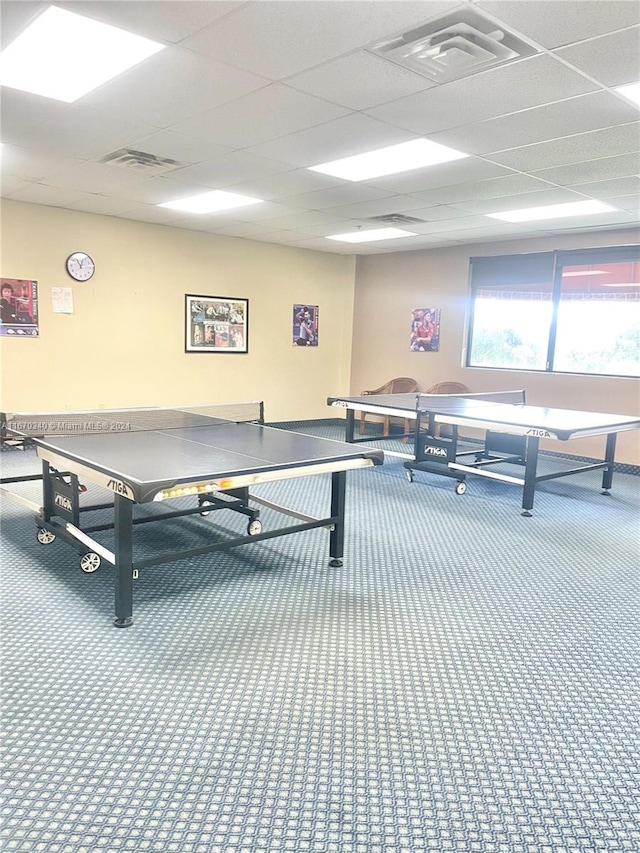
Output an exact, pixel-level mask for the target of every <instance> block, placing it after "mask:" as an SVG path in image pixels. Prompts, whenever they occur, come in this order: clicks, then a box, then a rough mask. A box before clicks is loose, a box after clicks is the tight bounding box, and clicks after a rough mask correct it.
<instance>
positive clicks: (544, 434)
mask: <svg viewBox="0 0 640 853" xmlns="http://www.w3.org/2000/svg"><path fill="white" fill-rule="evenodd" d="M527 435H532V436H534V437H535V438H551V433H550V432H549V430H546V429H536V428H535V427H532V428H531V429H528V430H527Z"/></svg>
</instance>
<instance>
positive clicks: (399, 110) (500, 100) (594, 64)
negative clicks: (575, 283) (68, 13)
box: [0, 0, 640, 255]
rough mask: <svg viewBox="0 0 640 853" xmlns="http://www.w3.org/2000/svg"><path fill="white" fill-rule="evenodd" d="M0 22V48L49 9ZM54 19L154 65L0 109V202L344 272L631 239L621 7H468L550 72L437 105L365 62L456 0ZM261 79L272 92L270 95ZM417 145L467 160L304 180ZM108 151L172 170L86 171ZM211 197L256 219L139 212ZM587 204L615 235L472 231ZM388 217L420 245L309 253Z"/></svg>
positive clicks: (335, 246) (497, 75)
mask: <svg viewBox="0 0 640 853" xmlns="http://www.w3.org/2000/svg"><path fill="white" fill-rule="evenodd" d="M0 3H1V11H2V38H3V43H6V41H7V39H8V38H10V37H15V35H16V34H17V33H18V32H20V30H21V29H22V28H23V27H24V26H25V25H26V22H27V21H28V20H29V19H30V17H32V16H33V15H34V14H35V13H36V12H38V11H41V10H43V9H44V8H45V5H48V4H44V3H39V2H31V0H20V2H17V3H16V2H13V0H0ZM60 5H64V6H65V7H67V8H71V9H73V10H75V11H76V12H78V11H81V12H83V13H86V14H87V15H89V16H91V17H93V18H96V19H98V20H103V21H106V22H108V23H111V24H114V25H116V26H122V27H124V28H125V29H129V30H132V31H135V32H138V33H140V34H141V35H145V36H147V37H149V38H156V39H159V40H161V41H163V42H167V43H168V44H169V45H170V46H169V47H167V48H166V49H165V50H163V51H161V53H159V54H158V55H157V56H156V57H153V58H151V59H150V60H148V61H147V62H143V63H140V64H139V65H138V66H135V67H134V68H132V69H130V71H128V72H126V73H125V74H123V75H120V76H119V77H117V78H116V79H114V80H112V81H110V82H109V83H107V84H105V85H104V86H102V87H100V88H99V89H97V90H95V91H94V92H92V93H90V94H88V95H86V96H85V97H84V98H82V99H80V100H79V101H78V102H76V103H75V104H72V105H68V104H64V103H62V102H58V101H54V100H52V99H48V98H42V97H39V96H34V95H29V94H27V93H24V92H18V91H16V90H12V89H6V88H5V89H3V90H2V98H1V100H0V109H1V111H2V137H3V140H2V141H3V142H4V143H5V145H4V146H3V150H2V157H3V162H2V169H3V175H4V178H3V181H2V186H1V188H0V189H1V191H2V194H3V195H5V196H9V195H10V196H11V197H13V198H18V197H21V196H24V197H25V198H24V200H28V201H30V202H32V203H36V204H47V205H57V206H61V207H69V208H70V209H74V210H82V211H88V212H91V213H96V214H102V215H109V216H119V217H121V218H123V219H128V220H129V219H130V220H137V221H141V222H149V223H159V224H164V225H168V226H171V227H179V228H184V229H188V230H192V231H199V232H202V233H205V234H220V235H221V234H223V233H225V232H228V233H229V235H231V232H233V231H235V234H234V235H233V237H231V236H230V237H229V239H260V238H259V237H258V236H257V235H261V236H264V242H265V243H266V242H273V243H280V244H282V245H289V246H296V247H304V248H305V249H313V250H315V251H322V252H333V253H338V254H355V255H368V254H383V253H389V252H397V251H415V250H416V249H417V248H428V247H432V246H438V245H461V244H463V243H468V242H469V241H471V240H473V242H474V243H478V244H479V243H482V242H485V241H490V242H493V241H495V240H505V239H509V238H510V237H512V236H513V235H527V234H531V235H537V236H539V235H543V234H547V235H549V234H555V233H582V232H583V231H589V230H590V231H593V230H597V229H600V230H608V231H611V232H613V231H616V230H620V229H621V228H627V229H629V228H630V227H632V226H633V225H634V224H637V223H639V222H640V211H639V210H638V203H637V199H638V175H639V173H640V130H639V126H638V125H637V124H632V122H637V118H638V113H637V111H636V110H635V108H632V107H630V106H629V104H628V103H627V102H626V101H625V100H623V99H622V97H621V96H619V95H617V94H615V93H613V92H612V91H611V89H610V87H611V86H612V85H614V83H615V84H616V85H617V83H618V82H623V81H622V77H625V78H626V77H627V76H628V75H629V74H630V73H631V72H630V71H629V70H628V69H633V68H635V63H636V61H637V59H638V54H640V50H635V51H634V38H635V37H636V35H637V30H638V23H639V21H638V18H637V16H638V12H639V11H640V4H638V3H636V2H635V0H633V9H632V6H631V5H630V4H625V3H622V4H620V3H617V2H615V0H608V1H607V2H606V3H596V2H595V1H594V2H588V3H581V2H574V3H568V2H563V0H558V2H541V0H522V2H518V3H515V4H514V3H511V4H510V3H496V4H493V3H490V0H486V3H483V4H482V5H484V6H486V7H487V8H488V7H489V5H492V6H494V7H495V9H497V8H498V6H499V7H500V9H501V10H502V12H503V13H504V16H505V18H507V17H508V18H509V19H510V20H512V21H513V22H515V21H516V19H517V20H518V21H519V23H518V26H517V27H516V26H514V25H510V24H508V23H506V22H505V23H503V21H502V20H501V19H500V17H499V16H498V18H495V14H496V13H495V11H494V12H488V13H487V14H488V15H489V17H493V18H495V22H496V27H497V28H498V29H499V28H500V26H506V27H507V29H513V30H515V31H516V32H517V33H519V35H521V36H522V37H523V38H524V39H525V41H529V42H530V43H533V44H537V45H540V41H538V38H537V36H539V35H544V31H547V35H548V36H549V37H550V39H554V40H557V44H556V43H555V41H553V46H554V48H557V50H556V51H555V54H549V53H548V49H547V48H546V47H543V48H542V52H541V54H540V55H536V56H534V57H532V58H530V59H525V60H521V61H518V62H514V63H509V64H507V65H504V66H501V67H498V68H495V69H493V70H487V71H484V72H480V73H476V74H475V75H473V76H468V77H465V78H464V79H460V80H457V81H452V82H451V83H447V84H443V85H434V84H433V82H432V81H431V80H429V79H427V77H426V76H425V77H422V76H421V75H419V74H418V73H417V72H412V71H407V70H406V69H403V68H401V67H400V66H398V65H396V64H394V63H392V62H389V61H388V60H386V59H383V58H380V57H378V56H374V55H372V54H371V53H370V50H371V48H372V46H373V45H374V43H375V42H376V41H377V40H379V39H381V38H386V37H393V36H396V35H399V34H401V33H402V32H404V31H406V30H407V29H409V28H413V27H416V26H419V25H420V24H422V23H427V21H431V20H433V19H434V18H436V17H439V16H441V15H443V14H444V13H447V12H451V11H453V10H454V8H463V7H465V6H471V7H472V8H477V4H470V3H468V2H467V0H442V2H440V0H433V2H431V0H429V2H426V0H407V2H405V0H340V2H337V0H336V2H333V0H314V2H293V0H280V2H278V3H273V2H272V3H267V2H263V3H259V2H247V3H244V2H237V3H236V2H227V0H216V2H206V3H205V2H192V0H163V2H141V0H132V2H127V3H123V2H121V3H115V2H109V0H65V2H64V3H61V4H60ZM570 6H571V7H572V8H569V7H570ZM634 16H636V17H634ZM527 21H529V23H527ZM629 27H635V29H634V30H631V29H628V28H629ZM625 28H626V29H625ZM614 31H615V32H614ZM568 33H569V34H570V39H569V40H568V41H567V40H566V36H567V34H568ZM544 38H545V39H546V38H547V36H544ZM548 44H549V45H551V44H552V41H551V40H549V41H548ZM185 45H190V47H191V48H192V49H189V47H186V46H185ZM288 75H289V76H288ZM291 75H293V76H291ZM274 79H275V80H281V81H282V82H281V83H280V82H279V83H277V84H275V85H272V83H273V81H274ZM624 82H627V81H626V80H625V81H624ZM630 111H632V112H630ZM187 131H188V132H187ZM416 135H429V136H433V137H435V138H436V139H437V141H440V142H444V143H445V144H450V145H452V146H453V147H454V148H455V147H457V148H460V149H461V150H463V151H465V152H466V153H470V154H471V155H472V156H470V157H468V158H466V159H463V160H459V161H456V162H451V163H445V164H441V165H439V166H434V167H432V168H425V169H417V170H413V171H411V172H407V173H404V174H398V175H390V176H387V177H382V178H377V179H375V180H371V181H365V182H349V181H343V180H340V179H338V178H333V177H330V176H328V175H321V174H319V173H317V172H311V171H309V170H308V168H306V167H308V166H314V165H318V164H319V163H323V162H326V161H328V160H333V159H337V158H340V157H346V156H349V155H353V154H358V153H361V152H365V151H372V150H374V149H377V148H381V147H384V146H386V145H392V144H396V143H399V142H406V141H408V140H409V139H412V138H414V137H415V136H416ZM257 140H260V141H259V142H258V141H257ZM7 143H9V144H7ZM118 148H132V149H136V150H142V151H145V152H148V153H151V154H155V155H156V156H158V157H168V158H171V159H174V160H177V161H178V162H179V163H181V164H184V165H183V167H182V168H179V169H174V170H173V171H169V172H165V173H164V174H158V172H157V171H155V172H154V171H153V170H151V169H149V170H147V171H145V172H139V171H135V170H130V169H127V168H124V167H122V166H120V165H118V166H114V165H106V164H102V163H100V162H99V159H100V158H101V157H102V156H103V155H105V154H108V153H111V152H113V151H114V150H116V149H118ZM525 172H527V173H528V174H525ZM567 186H568V187H572V189H570V190H567V189H566V187H567ZM216 187H223V188H225V189H228V190H230V191H232V192H239V193H241V194H244V195H249V196H253V197H256V198H263V199H265V201H264V202H263V203H260V204H256V205H252V206H248V207H244V208H237V209H236V210H234V211H224V212H221V213H220V214H215V215H210V216H204V217H202V216H193V215H188V214H184V213H180V212H178V211H172V210H169V209H166V208H159V207H158V206H157V205H158V204H159V203H161V202H164V201H169V200H171V199H174V198H181V197H185V196H188V195H194V194H196V193H199V192H203V191H205V190H206V189H213V188H216ZM600 197H603V198H606V200H608V201H610V203H613V204H614V205H616V204H617V205H619V206H620V208H621V210H622V212H621V213H618V214H615V216H614V217H613V220H614V221H611V217H609V219H607V220H597V219H593V218H589V223H590V224H587V223H586V221H585V220H582V219H581V220H580V222H579V223H578V224H576V225H574V224H573V223H569V224H566V223H565V224H564V226H560V225H557V224H554V225H551V224H548V223H546V224H543V225H541V224H539V223H521V224H519V225H517V226H516V225H513V224H510V223H509V224H507V223H499V222H494V221H493V220H490V219H488V218H487V217H486V216H485V217H483V218H479V217H480V216H481V215H482V214H483V213H484V211H485V210H486V209H487V207H492V206H493V205H496V206H497V208H496V209H502V210H506V209H509V208H511V209H513V208H514V207H515V206H516V205H518V206H525V205H529V206H533V205H534V204H535V203H542V201H543V200H545V201H549V200H550V199H554V200H555V201H556V202H560V201H566V200H567V198H569V199H574V198H600ZM549 203H551V202H550V201H549ZM465 207H466V208H467V209H463V208H465ZM393 213H404V214H405V215H407V216H415V217H416V218H418V219H422V220H423V223H421V224H420V227H421V228H424V230H427V231H429V230H431V232H432V233H426V234H420V235H419V237H415V238H412V239H409V240H408V241H405V240H403V241H392V240H390V241H387V243H386V244H385V245H384V246H380V245H377V244H363V245H360V246H357V245H355V246H354V245H351V244H344V245H341V244H339V243H336V242H335V241H331V240H326V239H324V236H326V234H327V232H328V231H331V232H333V233H339V232H342V231H348V230H352V229H353V228H354V227H355V226H357V225H358V224H360V225H362V226H363V227H364V226H368V227H371V222H370V217H372V216H382V215H385V214H393ZM616 217H617V218H618V219H619V218H620V217H622V221H621V222H619V221H618V219H616ZM482 223H484V224H482ZM598 223H600V224H598ZM472 226H473V227H472ZM515 229H519V230H515ZM453 234H455V237H454V236H453Z"/></svg>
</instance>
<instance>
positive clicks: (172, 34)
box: [3, 0, 242, 44]
mask: <svg viewBox="0 0 640 853" xmlns="http://www.w3.org/2000/svg"><path fill="white" fill-rule="evenodd" d="M56 5H57V6H63V7H65V8H67V9H69V10H70V11H72V12H75V13H76V14H78V15H86V16H87V17H89V18H94V19H95V20H97V21H102V22H103V23H105V24H111V25H112V26H114V27H120V28H121V29H123V30H127V31H129V32H132V33H137V34H138V35H143V36H145V37H146V38H150V39H157V40H159V41H165V42H169V43H172V44H176V43H177V42H179V41H181V40H182V39H184V38H186V37H187V36H189V35H192V34H193V33H196V32H198V31H199V30H200V29H202V28H203V27H206V26H208V25H209V24H211V23H213V22H214V21H216V20H218V19H219V18H222V17H224V16H225V15H228V14H229V12H232V11H233V10H234V9H237V8H238V7H239V6H241V5H242V0H216V1H215V3H202V2H195V0H182V2H180V3H164V2H163V3H158V4H157V7H156V8H155V9H154V10H153V14H152V15H150V14H149V0H127V2H126V3H96V2H95V0H71V2H64V3H61V2H57V3H56ZM3 6H4V3H3Z"/></svg>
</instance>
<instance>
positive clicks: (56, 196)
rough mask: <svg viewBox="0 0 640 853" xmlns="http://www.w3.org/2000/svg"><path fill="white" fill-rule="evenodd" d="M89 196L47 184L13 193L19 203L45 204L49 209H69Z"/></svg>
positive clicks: (31, 186)
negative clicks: (69, 206) (68, 207)
mask: <svg viewBox="0 0 640 853" xmlns="http://www.w3.org/2000/svg"><path fill="white" fill-rule="evenodd" d="M87 196H88V193H83V192H80V191H77V190H73V189H68V190H66V189H65V190H63V189H60V187H50V186H47V184H38V183H31V184H26V185H25V186H24V187H22V189H19V190H17V191H15V192H14V193H12V195H11V198H13V199H16V200H17V201H27V202H29V203H30V204H43V205H46V206H47V207H67V206H68V205H70V204H73V203H74V202H76V201H81V200H82V199H83V198H86V197H87Z"/></svg>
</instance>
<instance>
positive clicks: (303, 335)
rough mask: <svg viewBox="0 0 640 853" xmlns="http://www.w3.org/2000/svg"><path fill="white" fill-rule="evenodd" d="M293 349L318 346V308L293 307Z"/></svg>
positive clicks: (314, 306)
mask: <svg viewBox="0 0 640 853" xmlns="http://www.w3.org/2000/svg"><path fill="white" fill-rule="evenodd" d="M293 345H294V347H317V346H318V306H317V305H294V306H293Z"/></svg>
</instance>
